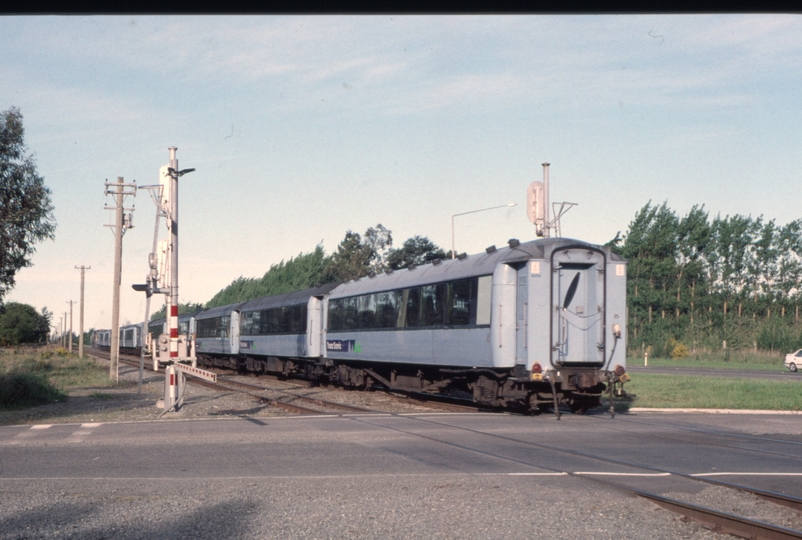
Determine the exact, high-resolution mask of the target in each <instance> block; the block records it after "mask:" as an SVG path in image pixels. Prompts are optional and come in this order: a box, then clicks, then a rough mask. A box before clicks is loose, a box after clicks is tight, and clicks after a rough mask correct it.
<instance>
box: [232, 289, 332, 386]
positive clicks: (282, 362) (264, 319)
mask: <svg viewBox="0 0 802 540" xmlns="http://www.w3.org/2000/svg"><path fill="white" fill-rule="evenodd" d="M336 286H337V284H336V283H330V284H327V285H323V286H320V287H315V288H311V289H306V290H303V291H298V292H293V293H287V294H281V295H278V296H270V297H266V298H257V299H256V300H251V301H249V302H246V303H245V304H242V305H240V307H239V312H240V315H239V316H240V338H239V352H240V354H241V355H242V356H243V357H244V361H245V366H244V367H245V368H246V369H247V370H248V371H256V372H263V371H272V372H281V373H284V374H289V373H291V372H294V371H296V369H298V366H299V365H300V364H298V362H294V361H293V359H299V358H314V359H319V358H320V357H321V356H322V338H323V318H324V317H323V302H324V297H325V296H326V295H327V294H328V293H329V292H330V291H331V290H332V289H334V288H335V287H336ZM310 375H311V373H310Z"/></svg>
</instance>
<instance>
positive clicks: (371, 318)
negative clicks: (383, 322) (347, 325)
mask: <svg viewBox="0 0 802 540" xmlns="http://www.w3.org/2000/svg"><path fill="white" fill-rule="evenodd" d="M356 309H357V313H358V317H359V328H365V329H368V328H377V327H378V324H377V323H376V295H374V294H365V295H362V296H358V297H357V298H356Z"/></svg>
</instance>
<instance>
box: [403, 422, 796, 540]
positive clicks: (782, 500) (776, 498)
mask: <svg viewBox="0 0 802 540" xmlns="http://www.w3.org/2000/svg"><path fill="white" fill-rule="evenodd" d="M416 420H418V421H419V422H426V423H431V424H436V425H443V424H442V423H441V422H438V421H436V420H434V419H431V418H416ZM448 427H450V428H453V429H460V430H462V431H468V432H470V433H476V434H480V435H485V436H488V437H493V438H497V439H503V440H508V441H511V442H516V443H519V444H524V445H527V446H534V447H536V448H540V449H543V450H547V451H551V452H559V453H562V454H568V455H572V456H577V457H582V458H587V459H592V460H596V461H600V462H602V463H608V464H615V465H621V466H625V467H630V468H634V469H644V470H648V471H652V472H655V473H666V474H668V475H672V476H676V477H679V478H684V479H686V480H690V481H697V482H703V483H707V484H712V485H718V486H721V487H725V488H729V489H736V490H740V491H744V492H746V493H750V494H753V495H755V496H758V497H761V498H763V499H766V500H768V501H770V502H773V503H775V504H779V505H783V506H787V507H789V508H793V509H794V510H798V511H802V499H799V498H796V497H791V496H787V495H782V494H779V493H773V492H769V491H763V490H759V489H756V488H751V487H748V486H742V485H738V484H731V483H728V482H722V481H720V480H712V479H710V478H704V477H699V476H694V475H692V474H688V473H681V472H677V471H670V470H666V469H661V468H659V467H654V466H651V465H645V464H640V463H632V462H628V461H624V460H620V459H613V458H605V457H601V456H597V455H593V454H587V453H585V452H580V451H577V450H569V449H567V448H559V447H555V446H551V445H548V444H543V443H536V442H532V441H525V440H521V439H517V438H514V437H508V436H505V435H496V434H493V433H487V432H484V431H480V430H477V429H472V428H467V427H463V426H453V425H450V424H448ZM418 436H421V435H418ZM427 438H429V439H430V440H438V439H433V438H430V437H427ZM440 442H441V443H443V444H451V443H449V442H448V441H440ZM498 457H502V458H503V457H504V456H498ZM537 467H540V468H542V469H546V470H553V471H555V472H564V471H557V470H556V469H552V468H549V467H545V466H543V465H537ZM569 474H571V475H572V476H575V477H579V478H585V479H588V480H592V481H594V482H598V483H601V484H604V485H608V486H612V487H616V488H618V489H622V490H625V491H627V492H630V493H633V494H635V495H640V496H649V497H650V498H655V499H664V500H666V501H670V499H666V498H665V497H661V496H660V495H656V494H650V493H647V492H643V491H639V490H636V489H634V488H629V487H627V486H624V485H621V484H617V483H615V482H612V481H609V480H603V479H601V478H599V477H597V476H589V475H585V474H577V473H569ZM681 504H683V505H686V506H687V507H688V508H693V505H690V504H688V503H681ZM698 508H699V511H700V512H703V511H704V508H703V507H698ZM722 515H726V514H723V513H722ZM688 517H691V516H688ZM733 517H734V518H736V519H739V520H742V521H743V522H745V523H748V524H749V526H750V527H756V528H757V529H760V528H761V527H762V526H763V525H767V526H768V527H769V528H773V529H776V530H777V531H779V532H771V531H770V530H769V529H767V530H766V531H765V535H762V536H761V535H758V536H754V535H751V534H750V535H748V536H747V538H767V539H774V538H783V539H787V538H802V532H799V531H794V530H791V529H785V528H783V527H776V526H773V525H770V524H763V523H762V522H759V521H755V520H750V519H748V518H742V517H740V516H733ZM788 532H790V533H791V534H792V535H791V536H788V535H787V533H788ZM777 534H782V535H785V536H782V535H781V536H776V535H777Z"/></svg>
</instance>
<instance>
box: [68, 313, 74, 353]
mask: <svg viewBox="0 0 802 540" xmlns="http://www.w3.org/2000/svg"><path fill="white" fill-rule="evenodd" d="M67 303H68V304H69V305H70V336H69V338H67V339H69V340H70V344H69V352H72V305H73V304H74V303H75V300H67Z"/></svg>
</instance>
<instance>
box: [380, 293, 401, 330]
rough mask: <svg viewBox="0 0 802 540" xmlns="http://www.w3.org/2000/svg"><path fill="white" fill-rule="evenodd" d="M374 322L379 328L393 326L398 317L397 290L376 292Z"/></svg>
mask: <svg viewBox="0 0 802 540" xmlns="http://www.w3.org/2000/svg"><path fill="white" fill-rule="evenodd" d="M375 296H376V317H377V319H376V322H377V326H378V327H379V328H393V327H394V326H395V321H396V318H397V317H398V291H389V292H382V293H376V295H375Z"/></svg>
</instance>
